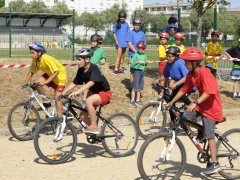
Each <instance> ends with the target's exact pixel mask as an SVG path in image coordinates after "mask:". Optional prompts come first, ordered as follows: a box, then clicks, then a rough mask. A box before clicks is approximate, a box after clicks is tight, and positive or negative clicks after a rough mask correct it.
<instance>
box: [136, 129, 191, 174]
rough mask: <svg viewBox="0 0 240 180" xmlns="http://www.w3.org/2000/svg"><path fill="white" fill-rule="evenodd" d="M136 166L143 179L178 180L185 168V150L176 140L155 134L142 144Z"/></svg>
mask: <svg viewBox="0 0 240 180" xmlns="http://www.w3.org/2000/svg"><path fill="white" fill-rule="evenodd" d="M137 166H138V171H139V173H140V175H141V177H142V178H143V179H179V177H180V176H181V174H182V173H183V171H184V169H185V166H186V151H185V148H184V146H183V144H182V142H181V141H180V140H179V139H178V138H176V139H175V141H173V140H171V136H170V135H169V134H167V133H158V134H155V135H154V136H151V137H150V138H149V139H147V140H146V141H145V142H144V143H143V144H142V146H141V148H140V150H139V153H138V159H137Z"/></svg>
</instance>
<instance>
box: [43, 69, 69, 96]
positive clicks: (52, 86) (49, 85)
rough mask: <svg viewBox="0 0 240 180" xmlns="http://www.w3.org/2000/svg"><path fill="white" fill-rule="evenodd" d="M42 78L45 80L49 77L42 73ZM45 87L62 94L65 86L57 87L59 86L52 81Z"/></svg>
mask: <svg viewBox="0 0 240 180" xmlns="http://www.w3.org/2000/svg"><path fill="white" fill-rule="evenodd" d="M42 77H43V78H44V79H46V80H47V79H48V78H49V76H48V75H47V74H46V73H44V74H43V75H42ZM47 86H48V87H51V88H53V89H54V90H55V91H57V92H60V93H62V92H63V91H64V88H65V86H59V85H57V84H55V83H54V82H53V81H51V82H50V83H48V84H47Z"/></svg>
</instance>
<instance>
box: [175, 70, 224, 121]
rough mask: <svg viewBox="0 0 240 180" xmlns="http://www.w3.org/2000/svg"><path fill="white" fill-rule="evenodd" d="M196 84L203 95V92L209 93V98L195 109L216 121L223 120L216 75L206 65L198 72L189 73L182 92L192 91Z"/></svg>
mask: <svg viewBox="0 0 240 180" xmlns="http://www.w3.org/2000/svg"><path fill="white" fill-rule="evenodd" d="M194 86H196V88H197V90H198V91H199V95H200V96H201V95H202V94H203V93H206V94H209V95H210V96H209V98H207V99H206V100H205V101H203V102H202V103H200V104H199V105H198V106H196V107H195V109H196V110H197V111H198V112H199V113H200V114H202V115H203V116H205V117H207V118H209V119H212V120H214V121H218V122H219V121H222V120H223V117H222V100H221V97H220V93H219V90H218V84H217V81H216V79H215V77H214V76H213V75H212V73H211V72H210V71H209V69H207V68H205V67H200V69H199V71H198V73H197V74H191V73H188V75H187V78H186V82H185V83H184V85H183V87H182V88H181V89H180V90H181V91H182V92H184V93H186V92H190V91H191V90H192V89H193V87H194Z"/></svg>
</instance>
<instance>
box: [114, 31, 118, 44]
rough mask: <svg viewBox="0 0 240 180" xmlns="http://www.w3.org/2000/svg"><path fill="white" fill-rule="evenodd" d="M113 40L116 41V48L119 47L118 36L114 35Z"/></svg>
mask: <svg viewBox="0 0 240 180" xmlns="http://www.w3.org/2000/svg"><path fill="white" fill-rule="evenodd" d="M113 38H114V41H115V44H116V46H118V40H117V35H116V33H113Z"/></svg>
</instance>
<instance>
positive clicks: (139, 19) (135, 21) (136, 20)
mask: <svg viewBox="0 0 240 180" xmlns="http://www.w3.org/2000/svg"><path fill="white" fill-rule="evenodd" d="M132 23H133V24H142V18H140V17H135V18H134V19H133V20H132Z"/></svg>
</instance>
